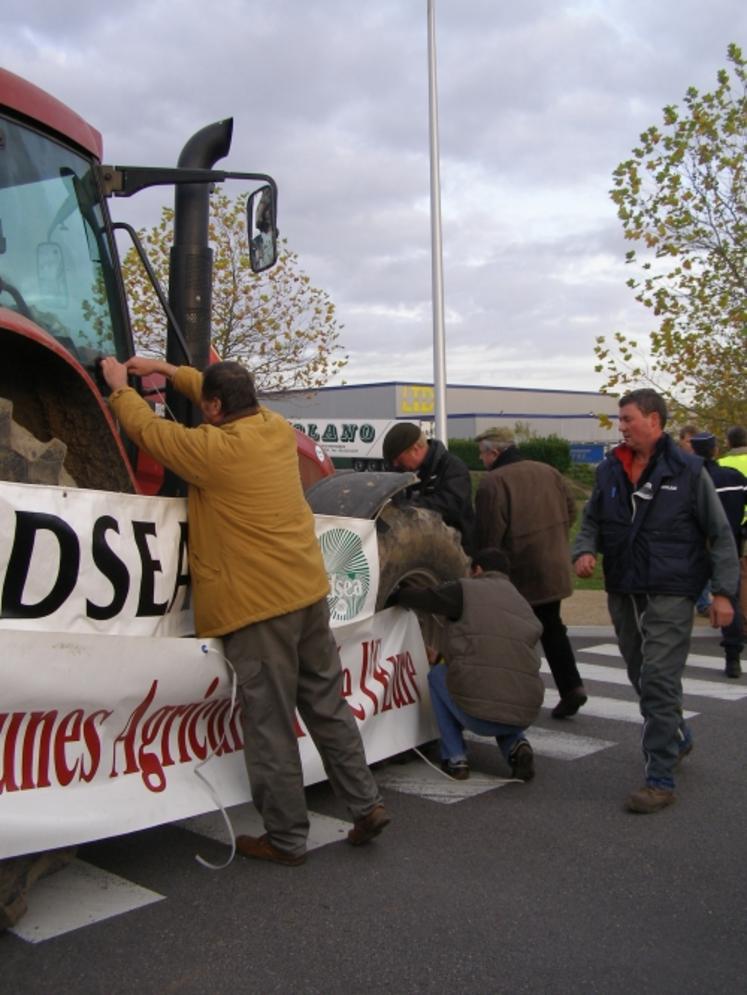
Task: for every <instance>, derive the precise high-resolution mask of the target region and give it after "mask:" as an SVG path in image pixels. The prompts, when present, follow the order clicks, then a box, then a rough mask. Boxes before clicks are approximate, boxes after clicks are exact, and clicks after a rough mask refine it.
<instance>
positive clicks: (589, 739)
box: [464, 726, 617, 760]
mask: <svg viewBox="0 0 747 995" xmlns="http://www.w3.org/2000/svg"><path fill="white" fill-rule="evenodd" d="M526 734H527V739H528V740H529V742H530V743H531V744H532V749H533V750H534V752H535V753H536V754H537V755H538V756H540V757H552V758H553V759H555V760H579V759H580V758H581V757H588V756H590V755H591V754H592V753H598V752H599V751H600V750H606V749H607V748H608V747H610V746H616V745H617V744H616V743H614V742H613V741H612V740H611V739H596V738H594V737H593V736H576V735H574V734H573V733H568V732H559V731H556V730H555V729H541V728H540V727H539V726H530V727H529V729H527V730H526ZM464 738H465V739H471V740H472V741H473V742H475V743H481V742H482V743H492V744H493V746H495V745H496V744H495V740H494V739H491V738H490V737H487V736H477V735H475V733H473V732H468V731H465V733H464ZM496 748H497V747H496Z"/></svg>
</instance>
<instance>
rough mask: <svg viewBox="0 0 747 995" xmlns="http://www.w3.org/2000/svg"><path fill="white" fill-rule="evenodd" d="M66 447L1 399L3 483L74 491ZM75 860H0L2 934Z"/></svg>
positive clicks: (64, 855) (48, 856) (70, 851)
mask: <svg viewBox="0 0 747 995" xmlns="http://www.w3.org/2000/svg"><path fill="white" fill-rule="evenodd" d="M66 453H67V447H66V446H65V444H64V443H63V442H60V440H59V439H52V440H51V441H50V442H39V440H38V439H36V438H35V437H34V436H33V435H32V434H31V432H28V431H27V430H26V429H25V428H22V427H21V426H20V425H19V424H17V422H15V421H14V420H13V405H12V404H11V402H10V401H8V400H6V399H5V398H0V480H7V481H11V482H13V483H23V484H59V485H62V486H65V487H74V486H75V481H74V480H73V478H72V477H71V476H70V474H69V473H68V472H67V471H66V470H65V467H64V465H63V464H64V461H65V456H66ZM74 857H75V848H74V847H67V848H64V849H61V850H50V851H47V852H45V853H31V854H25V855H24V856H20V857H10V858H7V859H5V860H0V931H2V930H4V929H9V928H10V927H11V926H14V925H15V924H16V923H17V922H18V920H19V919H20V918H21V916H23V915H24V913H25V912H26V893H27V892H28V889H29V888H30V887H31V886H32V885H33V884H34V883H35V882H36V881H38V880H39V878H42V877H45V876H46V875H47V874H52V873H53V872H54V871H57V870H59V869H60V868H61V867H64V866H65V865H66V864H69V863H70V861H71V860H72V859H73V858H74Z"/></svg>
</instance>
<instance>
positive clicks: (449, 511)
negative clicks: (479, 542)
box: [383, 422, 475, 553]
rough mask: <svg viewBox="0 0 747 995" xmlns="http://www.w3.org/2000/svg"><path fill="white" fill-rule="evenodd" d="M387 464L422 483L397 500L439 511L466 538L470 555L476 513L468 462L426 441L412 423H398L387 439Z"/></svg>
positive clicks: (385, 445) (384, 451)
mask: <svg viewBox="0 0 747 995" xmlns="http://www.w3.org/2000/svg"><path fill="white" fill-rule="evenodd" d="M383 453H384V462H385V463H386V464H387V466H388V467H390V468H391V469H393V470H397V471H399V472H400V473H403V472H405V471H406V470H409V471H410V472H411V473H415V474H417V476H418V483H417V484H413V486H412V487H408V488H407V490H405V491H403V492H402V495H401V496H398V497H397V500H400V501H406V502H407V503H408V504H414V505H417V506H418V507H419V508H428V509H430V510H431V511H436V512H438V514H439V515H440V516H441V517H442V518H443V520H444V522H445V523H446V524H447V525H450V526H451V527H452V528H454V529H456V530H457V531H458V532H459V534H460V535H461V537H462V546H463V547H464V550H465V552H466V553H470V551H471V549H472V533H473V529H474V521H475V513H474V510H473V508H472V481H471V479H470V475H469V470H468V469H467V466H466V464H465V463H463V462H462V460H460V459H459V457H458V456H454V454H453V453H450V452H449V450H448V449H447V448H446V446H444V444H443V443H442V442H439V441H438V440H437V439H430V440H428V439H426V437H425V435H424V434H423V432H422V430H421V429H420V428H419V427H418V426H417V425H414V424H413V423H412V422H398V423H397V424H396V425H393V426H392V428H390V429H389V431H388V432H387V434H386V435H385V436H384V443H383Z"/></svg>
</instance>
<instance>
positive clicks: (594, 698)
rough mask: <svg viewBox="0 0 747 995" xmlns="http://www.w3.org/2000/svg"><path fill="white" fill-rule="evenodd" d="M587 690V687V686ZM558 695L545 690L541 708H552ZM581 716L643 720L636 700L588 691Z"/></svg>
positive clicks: (617, 720) (637, 721)
mask: <svg viewBox="0 0 747 995" xmlns="http://www.w3.org/2000/svg"><path fill="white" fill-rule="evenodd" d="M587 691H589V689H588V688H587ZM559 700H560V695H559V694H558V692H557V691H555V690H550V689H546V690H545V703H544V705H543V708H549V709H552V708H554V707H555V706H556V705H557V703H558V701H559ZM697 714H698V713H697V712H688V711H683V713H682V715H683V716H684V718H686V719H692V718H693V717H694V716H696V715H697ZM578 715H579V716H580V717H582V718H583V716H584V715H589V716H592V717H593V718H595V719H614V720H615V721H616V722H636V723H638V724H639V725H640V724H641V723H642V722H643V719H642V717H641V712H640V709H639V708H638V702H637V701H621V700H620V699H618V698H603V697H600V696H599V695H596V694H594V692H593V691H589V700H588V701H587V702H586V704H585V705H584V707H583V708H582V709H581V711H580V712H579V713H578ZM556 721H557V722H559V723H560V722H569V721H570V722H574V721H575V720H574V719H557V720H556Z"/></svg>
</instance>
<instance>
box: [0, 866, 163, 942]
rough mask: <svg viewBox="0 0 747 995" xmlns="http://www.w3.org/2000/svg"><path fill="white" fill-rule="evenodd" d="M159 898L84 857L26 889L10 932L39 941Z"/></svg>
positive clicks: (30, 940)
mask: <svg viewBox="0 0 747 995" xmlns="http://www.w3.org/2000/svg"><path fill="white" fill-rule="evenodd" d="M163 897H164V896H163V895H159V894H158V893H157V892H155V891H149V890H148V889H147V888H141V887H140V885H137V884H133V882H132V881H126V880H125V879H124V878H120V877H118V876H117V875H116V874H111V873H110V872H109V871H102V870H101V868H99V867H94V865H93V864H88V863H86V862H85V861H84V860H74V861H73V862H72V863H71V864H69V865H68V866H67V867H64V868H63V869H62V870H61V871H57V873H56V874H50V876H49V877H48V878H42V880H41V881H38V882H37V883H36V884H35V885H34V887H33V888H31V889H30V891H29V894H28V898H27V901H28V912H27V913H26V915H25V916H24V917H23V919H21V921H20V922H19V923H18V925H17V926H14V927H13V928H12V929H11V930H10V932H11V933H15V934H16V936H19V937H20V938H21V939H22V940H27V941H28V942H29V943H42V942H43V941H44V940H50V939H52V938H53V937H55V936H61V935H62V934H63V933H69V932H71V930H74V929H80V928H81V927H82V926H91V925H93V924H94V923H97V922H101V921H102V920H104V919H111V918H112V916H119V915H122V913H123V912H132V911H133V910H134V909H139V908H142V907H143V906H144V905H150V904H152V903H153V902H160V901H161V899H162V898H163Z"/></svg>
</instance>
